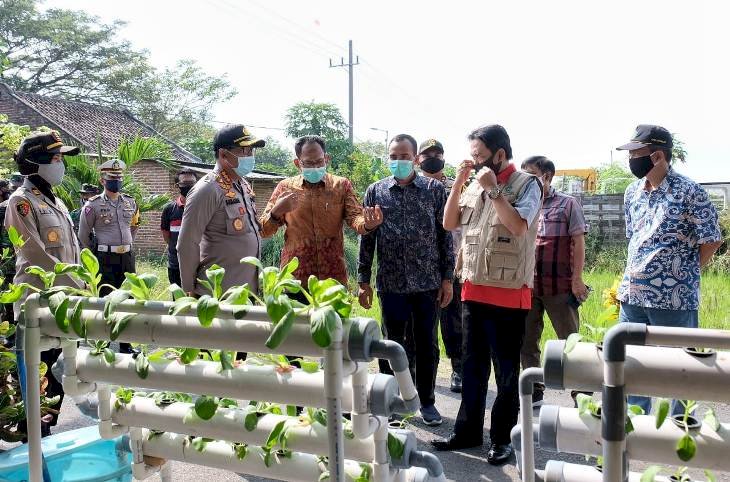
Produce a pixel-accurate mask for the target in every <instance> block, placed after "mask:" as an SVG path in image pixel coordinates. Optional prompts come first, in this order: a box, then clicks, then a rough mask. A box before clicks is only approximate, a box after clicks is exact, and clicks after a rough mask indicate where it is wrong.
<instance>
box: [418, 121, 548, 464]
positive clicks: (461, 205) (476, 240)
mask: <svg viewBox="0 0 730 482" xmlns="http://www.w3.org/2000/svg"><path fill="white" fill-rule="evenodd" d="M469 141H470V144H471V154H472V158H473V161H471V160H468V161H464V162H462V164H461V166H460V168H459V172H458V174H457V176H456V180H455V182H454V186H453V188H452V189H451V194H450V195H449V199H448V201H447V203H446V209H445V211H444V227H446V229H455V228H457V227H458V226H459V225H461V234H462V241H461V250H460V251H459V257H458V259H457V262H456V272H457V274H458V275H459V278H460V280H461V283H462V288H461V300H462V301H463V304H462V310H463V318H462V323H463V325H462V329H463V337H464V344H463V348H464V353H463V361H462V371H463V374H464V379H463V386H462V392H461V406H460V407H459V414H458V416H457V418H456V423H455V424H454V433H453V434H452V435H451V436H450V437H449V438H447V439H441V440H435V441H433V442H432V444H433V445H434V447H435V448H436V449H437V450H456V449H462V448H468V447H477V446H480V445H482V443H483V440H482V437H483V430H484V429H483V427H484V411H485V407H486V399H487V384H488V382H489V376H490V371H491V365H492V363H493V364H494V372H495V373H494V375H495V379H496V382H497V398H496V400H495V401H494V405H493V406H492V414H491V427H490V430H489V436H490V445H489V450H488V451H487V462H489V463H490V464H492V465H499V464H503V463H504V462H506V461H507V460H508V459H509V457H510V455H511V454H512V445H511V443H510V430H512V427H514V426H515V424H516V423H517V413H518V411H519V403H518V400H519V396H518V392H519V390H518V380H519V373H520V350H521V348H522V338H523V336H524V333H525V318H526V316H527V312H528V311H529V309H530V306H531V302H532V290H531V286H532V283H533V280H534V276H535V273H534V270H535V238H536V237H537V224H538V223H537V218H538V215H539V213H540V204H541V202H542V188H541V186H540V183H539V182H538V180H537V178H536V177H535V176H532V175H531V174H527V173H524V172H520V171H518V170H517V169H516V168H515V166H514V164H512V163H511V162H510V159H512V146H511V143H510V138H509V135H508V134H507V131H506V130H505V129H504V127H502V126H500V125H496V124H495V125H489V126H484V127H480V128H478V129H476V130H474V131H472V132H471V134H469ZM472 171H476V178H475V181H474V182H472V183H471V184H469V186H468V187H467V188H466V190H465V191H464V192H463V193H462V192H461V189H462V187H463V186H464V184H465V183H466V181H467V179H468V178H469V175H470V174H471V172H472Z"/></svg>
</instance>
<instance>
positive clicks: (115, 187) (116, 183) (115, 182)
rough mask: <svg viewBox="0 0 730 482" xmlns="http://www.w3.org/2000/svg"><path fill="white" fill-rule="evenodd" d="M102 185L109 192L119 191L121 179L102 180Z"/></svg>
mask: <svg viewBox="0 0 730 482" xmlns="http://www.w3.org/2000/svg"><path fill="white" fill-rule="evenodd" d="M104 187H105V188H106V190H107V191H109V192H119V190H120V189H122V180H121V179H107V180H105V181H104Z"/></svg>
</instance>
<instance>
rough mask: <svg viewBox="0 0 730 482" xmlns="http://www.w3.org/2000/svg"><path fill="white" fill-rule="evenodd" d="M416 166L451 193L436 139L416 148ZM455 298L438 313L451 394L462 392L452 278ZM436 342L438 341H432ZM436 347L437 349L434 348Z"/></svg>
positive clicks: (456, 234)
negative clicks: (449, 376)
mask: <svg viewBox="0 0 730 482" xmlns="http://www.w3.org/2000/svg"><path fill="white" fill-rule="evenodd" d="M416 164H417V165H418V167H420V169H421V172H422V173H423V175H424V176H426V177H429V178H431V179H436V180H437V181H439V182H440V183H441V184H443V186H444V189H446V196H447V197H448V196H449V194H450V193H451V188H452V187H453V185H454V180H453V179H450V178H448V177H446V174H444V166H445V165H446V164H445V161H444V146H443V145H442V144H441V143H440V142H439V141H437V140H436V139H428V140H425V141H423V142H421V145H420V146H418V159H417V160H416ZM451 237H452V239H453V245H454V257H456V256H457V254H458V252H459V248H460V247H461V228H456V229H455V230H453V231H451ZM453 292H454V295H453V297H452V298H451V302H450V303H449V304H448V306H446V307H445V308H442V309H441V312H440V313H439V320H440V324H441V338H443V340H444V347H445V348H446V356H448V357H449V359H450V360H451V380H450V383H449V388H450V390H451V391H452V392H455V393H461V342H462V338H461V283H459V280H458V278H454V283H453ZM435 341H436V342H438V340H435ZM437 348H438V347H437Z"/></svg>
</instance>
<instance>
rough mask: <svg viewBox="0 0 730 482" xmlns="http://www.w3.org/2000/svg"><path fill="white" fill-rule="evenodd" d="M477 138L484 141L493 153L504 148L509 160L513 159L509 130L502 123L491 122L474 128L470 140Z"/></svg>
mask: <svg viewBox="0 0 730 482" xmlns="http://www.w3.org/2000/svg"><path fill="white" fill-rule="evenodd" d="M475 139H479V140H480V141H482V142H483V143H484V145H485V146H487V148H488V149H489V150H490V151H492V154H494V153H495V152H497V151H498V150H500V149H504V154H505V156H507V160H508V161H509V160H510V159H512V146H511V145H510V140H509V135H508V134H507V130H506V129H505V128H504V127H502V126H501V125H499V124H491V125H487V126H482V127H478V128H476V129H474V130H473V131H471V133H470V134H469V140H470V141H473V140H475Z"/></svg>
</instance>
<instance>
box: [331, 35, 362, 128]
mask: <svg viewBox="0 0 730 482" xmlns="http://www.w3.org/2000/svg"><path fill="white" fill-rule="evenodd" d="M347 44H348V52H349V55H348V61H347V63H345V60H344V59H341V60H340V63H339V65H333V64H332V59H330V68H333V67H347V74H348V78H349V82H350V89H349V92H350V95H349V98H350V99H349V100H350V112H349V114H348V116H349V122H348V129H349V137H350V142H352V136H353V133H352V125H353V124H352V121H353V117H352V115H353V114H352V104H353V102H352V98H353V82H354V81H353V75H354V74H353V67H355V66H356V65H360V57H357V60H355V62H354V63H353V61H352V40H350V41H348V43H347Z"/></svg>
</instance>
